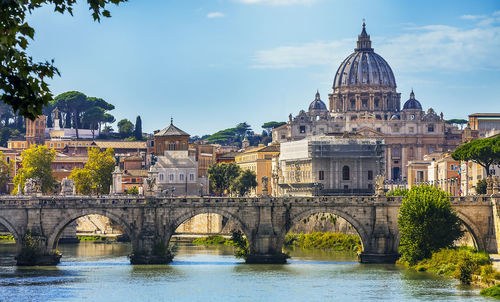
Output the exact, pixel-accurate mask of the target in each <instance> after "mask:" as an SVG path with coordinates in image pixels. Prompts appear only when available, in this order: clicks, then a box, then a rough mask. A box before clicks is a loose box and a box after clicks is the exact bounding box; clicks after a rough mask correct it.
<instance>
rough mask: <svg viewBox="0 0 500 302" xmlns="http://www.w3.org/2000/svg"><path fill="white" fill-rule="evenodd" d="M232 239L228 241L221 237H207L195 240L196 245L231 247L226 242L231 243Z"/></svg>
mask: <svg viewBox="0 0 500 302" xmlns="http://www.w3.org/2000/svg"><path fill="white" fill-rule="evenodd" d="M229 241H230V239H226V238H224V237H222V236H220V235H210V236H207V237H201V238H196V239H194V240H193V244H194V245H221V244H225V245H229V244H226V242H229Z"/></svg>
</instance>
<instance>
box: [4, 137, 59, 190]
mask: <svg viewBox="0 0 500 302" xmlns="http://www.w3.org/2000/svg"><path fill="white" fill-rule="evenodd" d="M55 157H56V151H55V150H54V149H49V148H47V146H45V145H32V146H31V147H30V148H28V149H26V150H24V151H23V152H21V158H22V167H21V168H20V169H19V170H18V171H17V173H16V176H15V177H14V190H13V191H12V194H17V187H18V185H19V186H20V188H21V191H22V192H24V185H25V184H26V180H27V179H29V178H34V179H38V180H39V181H40V188H41V190H42V192H43V193H47V192H49V191H50V190H52V188H53V187H54V183H55V181H56V180H55V178H54V177H53V176H52V161H53V160H54V159H55Z"/></svg>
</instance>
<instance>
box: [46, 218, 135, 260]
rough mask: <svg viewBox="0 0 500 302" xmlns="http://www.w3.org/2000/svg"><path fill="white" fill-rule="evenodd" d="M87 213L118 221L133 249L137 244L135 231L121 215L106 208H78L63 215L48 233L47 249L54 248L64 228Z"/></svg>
mask: <svg viewBox="0 0 500 302" xmlns="http://www.w3.org/2000/svg"><path fill="white" fill-rule="evenodd" d="M87 215H101V216H104V217H107V218H109V219H111V220H113V221H114V222H116V223H118V224H119V225H120V227H122V229H123V230H124V231H125V233H127V235H128V236H129V237H130V241H131V242H132V248H133V249H134V250H135V248H136V245H137V240H136V237H137V236H136V233H135V232H134V230H133V228H132V226H131V225H130V223H129V222H128V221H126V220H124V219H123V218H122V217H121V216H119V215H117V214H115V213H113V212H112V211H109V210H107V209H89V208H85V209H79V210H78V211H72V212H71V213H69V215H67V216H65V217H64V219H63V220H61V221H59V222H58V223H57V224H56V226H55V227H54V228H53V229H52V231H51V232H50V233H49V236H48V240H47V247H48V248H49V249H56V248H57V244H58V242H59V238H60V237H61V235H62V233H63V231H64V229H65V228H66V227H67V226H68V225H69V224H70V223H72V222H73V221H75V220H76V219H78V218H80V217H83V216H87Z"/></svg>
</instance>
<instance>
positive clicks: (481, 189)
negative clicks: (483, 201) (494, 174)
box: [476, 178, 488, 195]
mask: <svg viewBox="0 0 500 302" xmlns="http://www.w3.org/2000/svg"><path fill="white" fill-rule="evenodd" d="M487 185H488V184H487V183H486V179H484V178H483V179H480V180H478V181H477V184H476V194H478V195H481V194H486V187H487Z"/></svg>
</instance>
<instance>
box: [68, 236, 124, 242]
mask: <svg viewBox="0 0 500 302" xmlns="http://www.w3.org/2000/svg"><path fill="white" fill-rule="evenodd" d="M76 237H77V238H78V240H80V241H116V238H113V237H104V236H99V235H91V236H76Z"/></svg>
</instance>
